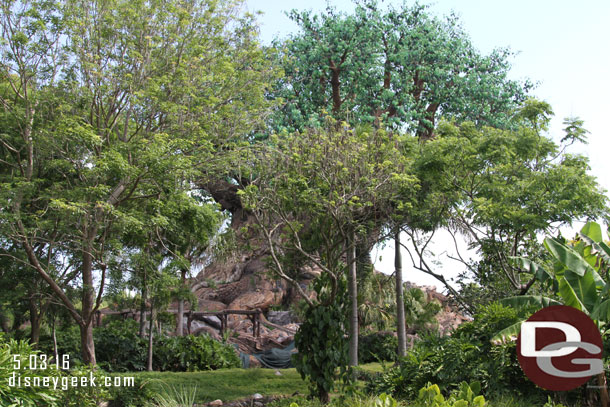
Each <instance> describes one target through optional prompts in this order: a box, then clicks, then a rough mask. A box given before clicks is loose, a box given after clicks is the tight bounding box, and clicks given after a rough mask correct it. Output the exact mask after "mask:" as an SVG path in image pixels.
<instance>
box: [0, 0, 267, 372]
mask: <svg viewBox="0 0 610 407" xmlns="http://www.w3.org/2000/svg"><path fill="white" fill-rule="evenodd" d="M238 6H239V3H238V2H233V1H212V0H209V1H208V0H201V1H199V0H198V1H193V2H190V1H180V0H177V1H172V2H165V1H153V2H146V1H136V2H128V1H123V0H111V1H95V0H93V1H88V2H81V1H66V2H51V1H24V2H21V1H20V2H17V1H10V0H7V1H3V2H2V8H3V12H2V17H0V19H1V20H0V22H1V23H2V25H1V28H2V40H3V41H2V43H0V52H1V58H2V65H1V66H0V68H1V72H0V75H1V78H0V79H2V84H3V87H2V90H3V93H2V94H1V95H0V101H1V102H2V106H3V109H4V110H5V112H9V113H8V114H9V115H11V116H12V117H13V122H14V123H15V125H14V126H12V127H11V128H10V129H9V131H7V132H6V133H3V134H2V136H1V141H2V162H1V165H2V167H1V168H2V169H1V177H2V178H1V188H0V190H1V192H0V202H1V206H2V207H3V208H6V210H3V211H2V212H1V213H0V218H1V219H0V228H2V229H1V232H0V233H1V234H2V236H3V238H6V239H8V240H10V241H11V242H12V243H13V245H14V246H15V247H19V248H20V250H22V251H23V253H24V254H25V255H26V256H27V259H28V260H27V263H28V264H29V266H30V267H32V268H33V269H34V270H35V271H36V272H37V273H38V274H39V275H40V277H41V278H42V279H43V280H44V281H45V282H46V283H47V284H48V285H49V286H50V287H51V289H52V291H53V293H54V295H55V296H57V298H59V299H60V300H61V301H62V303H63V304H64V305H65V306H66V307H67V308H68V310H69V311H70V313H71V315H72V317H73V319H74V320H75V321H76V322H77V324H78V325H79V327H80V329H81V342H82V350H83V358H84V361H85V362H87V363H92V364H95V350H94V344H93V336H92V318H93V314H94V312H95V310H96V309H97V308H98V307H99V305H100V303H101V299H102V294H103V289H104V285H105V280H106V272H107V262H108V259H109V256H110V255H111V254H112V253H113V251H115V250H117V248H119V247H120V246H121V244H122V241H121V239H122V237H123V236H124V231H125V230H126V229H129V228H137V227H140V226H141V224H142V219H138V218H137V217H134V216H132V215H133V214H134V213H135V212H132V211H131V208H133V207H134V206H137V205H138V203H139V202H144V201H147V202H151V201H153V202H154V201H157V202H162V201H163V199H164V198H165V197H164V194H165V193H166V191H174V190H175V191H187V190H190V189H192V185H193V184H192V182H193V181H194V180H195V179H198V180H199V179H200V178H201V172H202V171H204V170H206V171H207V170H210V169H214V165H215V161H214V160H213V159H212V158H213V157H214V155H213V154H212V152H214V151H215V150H216V149H219V150H222V149H223V148H224V147H225V146H226V145H227V143H229V142H233V141H234V140H235V134H239V135H243V134H244V132H246V131H245V130H244V131H242V126H243V127H244V128H249V127H248V126H249V124H248V121H249V119H250V116H249V115H250V114H251V113H252V112H261V111H262V110H264V106H265V105H266V102H265V101H264V100H263V99H264V89H265V84H264V83H262V82H264V80H265V78H266V77H267V74H268V71H269V68H268V65H267V64H266V63H265V60H264V58H263V53H262V51H261V50H260V47H259V46H258V43H257V42H256V39H255V28H254V26H253V22H252V18H251V17H249V16H245V17H242V16H241V15H240V13H239V10H238ZM246 66H247V68H246ZM242 68H243V69H242ZM5 84H6V85H5ZM259 102H260V103H259ZM261 106H263V107H261ZM195 175H198V176H197V177H195ZM41 253H42V254H41ZM47 253H52V254H53V255H55V256H59V257H61V258H63V259H66V260H67V263H68V264H69V267H68V268H67V270H68V271H67V272H66V275H65V276H61V275H59V274H57V273H56V271H55V267H53V266H49V263H48V262H46V261H45V259H46V258H48V257H49V255H48V254H47ZM2 255H5V256H7V255H8V256H11V253H8V252H6V251H4V248H3V252H2ZM13 258H14V260H16V261H18V260H19V259H20V257H19V256H13ZM66 276H68V277H72V276H77V278H76V279H75V280H73V281H75V282H76V283H75V284H74V285H75V286H76V288H77V289H78V291H79V295H80V299H79V301H80V307H77V306H76V305H75V302H74V301H73V300H72V299H71V298H69V297H68V296H67V295H66V284H65V281H64V280H65V278H64V277H66ZM96 288H97V290H96ZM96 291H97V292H96Z"/></svg>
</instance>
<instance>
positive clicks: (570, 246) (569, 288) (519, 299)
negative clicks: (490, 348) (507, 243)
mask: <svg viewBox="0 0 610 407" xmlns="http://www.w3.org/2000/svg"><path fill="white" fill-rule="evenodd" d="M544 247H545V249H546V250H547V252H548V253H549V254H550V255H551V259H552V262H551V266H552V270H553V272H550V271H548V268H547V267H545V266H543V265H540V264H537V263H536V262H534V261H531V260H530V259H527V258H524V257H520V258H517V259H516V260H517V261H518V262H519V263H521V266H522V267H523V268H527V269H529V271H531V272H532V274H533V277H534V278H536V279H537V280H539V281H540V282H541V283H543V284H547V285H549V286H551V287H554V291H555V293H556V294H557V295H558V296H559V298H560V299H561V302H558V301H556V300H554V299H552V298H546V297H543V296H525V295H522V296H516V297H509V298H505V299H503V300H502V301H501V302H502V303H503V304H504V305H508V306H512V307H520V306H526V305H527V306H530V305H534V306H538V307H539V308H543V307H546V306H549V305H554V304H561V303H563V304H564V305H567V306H570V307H574V308H576V309H578V310H580V311H583V312H584V313H585V314H587V315H589V316H590V317H591V319H593V320H594V321H595V322H596V325H597V326H598V328H600V329H601V330H602V332H606V331H607V330H608V328H609V327H610V325H609V324H610V298H609V297H608V289H610V283H608V281H607V280H608V269H609V268H610V247H609V246H608V245H607V244H606V243H605V242H604V241H603V235H602V231H601V227H600V226H599V224H597V223H595V222H589V223H587V224H586V225H585V226H584V227H583V228H582V229H581V231H580V233H579V234H578V235H577V238H576V240H574V241H572V242H568V241H566V240H565V239H556V238H552V237H547V238H546V239H545V240H544ZM603 276H605V277H606V279H604V278H603ZM522 322H523V320H522V321H519V322H517V323H515V324H513V325H511V326H509V327H507V328H505V329H503V330H502V331H500V332H498V333H497V334H496V335H495V336H494V337H493V338H492V342H494V343H500V342H503V341H506V340H512V339H514V338H516V337H517V335H518V334H519V331H520V329H521V323H522ZM598 382H599V388H600V395H601V402H602V404H601V405H602V406H604V407H607V406H608V402H609V398H608V389H607V386H606V375H605V373H604V372H602V373H600V374H599V375H598Z"/></svg>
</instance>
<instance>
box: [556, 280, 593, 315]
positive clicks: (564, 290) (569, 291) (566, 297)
mask: <svg viewBox="0 0 610 407" xmlns="http://www.w3.org/2000/svg"><path fill="white" fill-rule="evenodd" d="M559 295H561V298H562V299H563V304H564V305H567V306H569V307H574V308H576V309H579V310H581V311H583V312H587V309H586V308H585V306H584V304H583V303H582V302H581V301H580V299H579V298H578V296H577V295H576V292H575V291H574V288H572V286H571V285H570V283H568V281H567V280H566V279H565V278H564V277H561V278H560V279H559Z"/></svg>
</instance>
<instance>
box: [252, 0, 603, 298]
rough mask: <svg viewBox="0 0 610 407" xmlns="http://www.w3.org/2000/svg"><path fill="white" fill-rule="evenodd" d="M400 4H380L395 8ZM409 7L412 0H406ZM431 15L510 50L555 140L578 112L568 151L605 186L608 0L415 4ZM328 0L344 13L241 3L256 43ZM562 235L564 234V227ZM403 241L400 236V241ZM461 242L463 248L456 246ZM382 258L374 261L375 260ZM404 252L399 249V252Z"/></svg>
mask: <svg viewBox="0 0 610 407" xmlns="http://www.w3.org/2000/svg"><path fill="white" fill-rule="evenodd" d="M401 2H402V1H390V0H385V1H380V4H381V5H383V4H393V5H399V4H400V3H401ZM407 3H408V4H410V5H411V4H413V2H412V1H407ZM420 3H421V4H426V5H429V6H430V8H429V10H430V12H431V13H432V14H435V15H437V16H443V15H447V14H449V13H451V12H454V13H455V14H457V15H458V16H459V17H460V20H461V21H462V24H463V27H464V29H465V31H466V32H467V33H468V34H469V35H470V38H471V40H472V43H473V44H474V46H475V47H476V48H477V49H478V50H479V51H481V52H482V53H484V54H486V53H489V52H490V51H491V50H492V49H494V48H497V47H509V48H510V49H511V50H512V51H514V52H516V53H517V55H516V56H515V57H514V58H513V59H512V69H511V74H510V76H511V78H512V79H526V78H528V79H530V80H531V81H533V82H535V83H537V84H538V86H537V88H536V89H534V91H533V96H535V97H536V98H538V99H541V100H544V101H546V102H548V103H550V104H551V106H552V107H553V110H554V112H555V117H554V118H553V120H552V122H551V126H550V131H549V135H550V136H551V137H552V138H553V139H554V140H556V141H559V139H560V138H561V136H562V129H563V125H562V122H563V119H564V118H566V117H570V116H578V117H580V118H581V119H583V120H584V122H585V128H586V129H587V130H588V131H589V132H590V134H589V135H588V141H589V143H588V144H587V145H583V146H578V147H575V148H572V149H571V150H569V151H570V152H573V153H580V154H584V155H585V156H587V157H589V160H590V165H591V173H592V174H593V175H594V176H596V177H597V180H598V183H599V184H600V185H601V186H602V187H603V188H604V189H605V190H606V191H608V190H610V177H608V176H607V174H610V156H609V155H608V152H609V148H608V147H610V139H609V137H608V136H609V134H608V128H609V127H610V126H608V125H607V119H608V116H609V115H610V102H609V98H610V1H608V0H581V1H579V2H576V1H571V0H512V1H500V0H495V1H493V0H438V1H435V2H429V1H420ZM327 4H330V5H332V6H334V7H336V8H337V9H338V10H343V11H350V10H353V8H354V6H353V3H352V2H351V1H350V0H337V1H329V2H327V1H325V0H307V1H303V0H298V1H277V0H247V8H248V10H249V11H252V12H254V11H262V12H263V14H262V15H261V16H260V17H259V23H260V30H261V40H262V41H263V43H265V44H268V43H270V42H271V41H272V40H273V38H275V37H279V38H283V37H285V36H286V35H288V34H289V33H293V32H296V31H297V29H298V27H297V26H296V25H295V24H294V23H293V22H292V21H290V19H289V18H288V17H286V15H285V14H284V12H285V11H289V10H291V9H297V10H304V9H307V10H313V11H323V10H324V9H325V8H326V6H327ZM568 233H569V232H568ZM403 240H405V239H404V238H403ZM448 243H449V240H448V239H447V236H446V235H445V236H443V235H441V236H439V239H437V241H436V245H435V246H433V247H432V250H433V251H434V252H435V254H436V255H437V259H438V260H439V261H441V262H442V264H443V267H442V268H441V269H439V270H441V271H442V272H443V274H444V275H445V276H446V277H447V278H452V277H455V276H456V275H457V273H458V272H459V271H461V270H462V268H461V267H459V266H457V265H456V264H454V263H452V262H451V261H450V260H447V258H446V255H445V254H443V253H444V252H445V251H448V252H449V253H451V249H450V248H448V247H449V246H450V245H449V244H448ZM462 247H465V245H462ZM373 255H374V256H375V258H376V262H375V267H376V268H377V269H379V270H381V271H384V272H392V270H393V247H392V245H391V244H388V245H387V246H386V247H385V248H378V249H376V250H374V251H373ZM380 256H381V257H382V260H381V261H379V257H380ZM405 256H406V253H404V254H403V257H405ZM406 260H407V259H406V258H405V261H404V265H405V270H404V271H403V273H404V275H405V280H409V281H414V282H416V283H418V284H426V285H436V286H438V287H439V290H440V289H441V287H440V286H439V283H438V282H437V281H436V280H435V279H434V278H432V277H430V276H427V275H425V274H424V273H422V272H418V271H416V270H413V269H412V268H410V267H409V266H408V263H407V262H406Z"/></svg>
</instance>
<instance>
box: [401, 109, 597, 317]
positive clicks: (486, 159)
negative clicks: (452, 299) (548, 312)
mask: <svg viewBox="0 0 610 407" xmlns="http://www.w3.org/2000/svg"><path fill="white" fill-rule="evenodd" d="M551 115H552V110H551V109H550V106H549V105H548V104H546V103H544V102H540V101H536V100H528V101H527V102H526V103H525V104H524V105H523V106H522V107H521V108H520V109H519V110H517V111H516V112H515V115H514V118H513V120H514V122H515V126H516V127H515V129H513V130H506V129H497V128H492V127H484V128H482V129H477V128H476V126H475V125H474V124H473V123H468V122H467V123H462V124H460V125H456V124H454V123H448V122H446V123H443V124H441V125H440V126H439V127H438V129H437V132H438V137H437V139H436V140H434V141H432V142H430V143H429V144H428V145H427V146H426V147H427V148H426V149H424V151H423V155H422V157H421V160H422V162H423V163H425V167H427V168H428V169H429V171H431V172H434V173H436V176H437V177H438V178H439V180H442V184H443V187H442V189H444V190H445V191H451V190H453V191H457V192H458V193H459V195H457V196H453V197H452V198H450V199H449V200H448V205H447V207H446V221H445V222H444V226H446V228H447V230H449V232H450V233H451V234H452V235H453V239H455V240H456V241H457V239H459V236H458V235H460V234H461V235H462V236H464V237H465V238H466V239H467V241H468V242H469V243H470V247H471V248H473V249H475V250H476V251H477V252H478V255H479V256H480V260H477V261H470V260H469V259H468V258H467V257H466V256H465V255H463V253H460V251H459V250H458V251H457V255H456V256H454V260H456V261H458V262H460V263H462V264H463V265H465V266H466V267H467V268H468V271H469V272H468V277H469V278H474V281H475V282H477V283H479V284H478V288H477V286H473V285H467V287H468V289H467V290H465V291H464V293H463V294H465V295H475V294H476V295H475V296H474V297H471V298H470V300H469V303H470V304H472V305H477V304H478V303H480V301H483V302H485V301H489V300H490V299H497V298H501V297H503V296H507V295H511V294H522V295H523V294H526V293H527V292H528V291H529V290H530V289H531V288H532V286H533V284H534V283H535V281H536V280H535V275H534V274H533V273H532V272H531V270H529V269H526V268H522V267H520V266H519V265H518V264H517V263H515V261H513V260H512V259H511V257H515V256H517V257H518V256H527V257H529V258H533V259H535V258H538V256H542V255H543V253H541V252H540V250H539V245H538V243H537V241H538V236H540V234H542V233H547V234H548V233H554V232H556V231H557V230H558V228H559V227H560V226H567V225H571V224H572V223H573V222H576V221H578V220H587V219H595V218H598V217H604V216H607V211H608V208H607V198H606V196H605V195H604V191H603V190H602V189H601V188H600V187H599V185H598V184H597V181H596V180H595V178H594V177H593V176H591V175H590V174H589V173H588V171H589V165H588V161H587V159H586V157H583V156H580V155H574V154H570V153H568V152H566V148H567V147H568V146H569V145H570V144H572V143H574V142H576V141H579V140H581V141H582V140H584V139H583V137H584V135H585V131H584V130H583V129H582V123H581V122H580V121H578V120H576V119H571V120H568V121H567V122H566V123H567V124H568V126H567V128H566V129H567V130H566V133H565V134H564V136H563V138H562V141H561V142H560V143H559V144H557V143H555V142H554V141H553V140H552V139H551V138H550V137H549V135H547V134H545V131H546V130H547V125H548V122H549V120H550V117H551ZM437 184H438V183H437ZM445 196H448V195H445ZM404 229H405V231H406V233H407V235H408V236H410V237H411V238H412V241H413V243H414V244H413V246H412V249H410V250H411V251H412V252H413V251H414V252H415V253H414V254H415V257H414V258H415V260H416V261H414V262H413V265H414V267H415V268H416V269H418V270H421V271H424V272H426V273H428V274H431V275H432V276H435V277H436V278H438V279H439V280H440V281H441V282H443V283H444V284H447V281H445V280H444V278H443V276H442V274H441V273H439V272H438V271H436V270H435V266H434V265H433V264H431V263H430V262H429V261H428V260H426V257H428V256H426V255H425V252H426V247H425V246H426V245H427V242H429V241H430V239H431V238H432V233H422V229H421V228H420V229H419V230H418V229H417V228H415V227H413V225H411V227H409V225H408V226H407V227H405V228H404ZM456 249H458V245H457V243H456ZM473 290H474V291H473Z"/></svg>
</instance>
